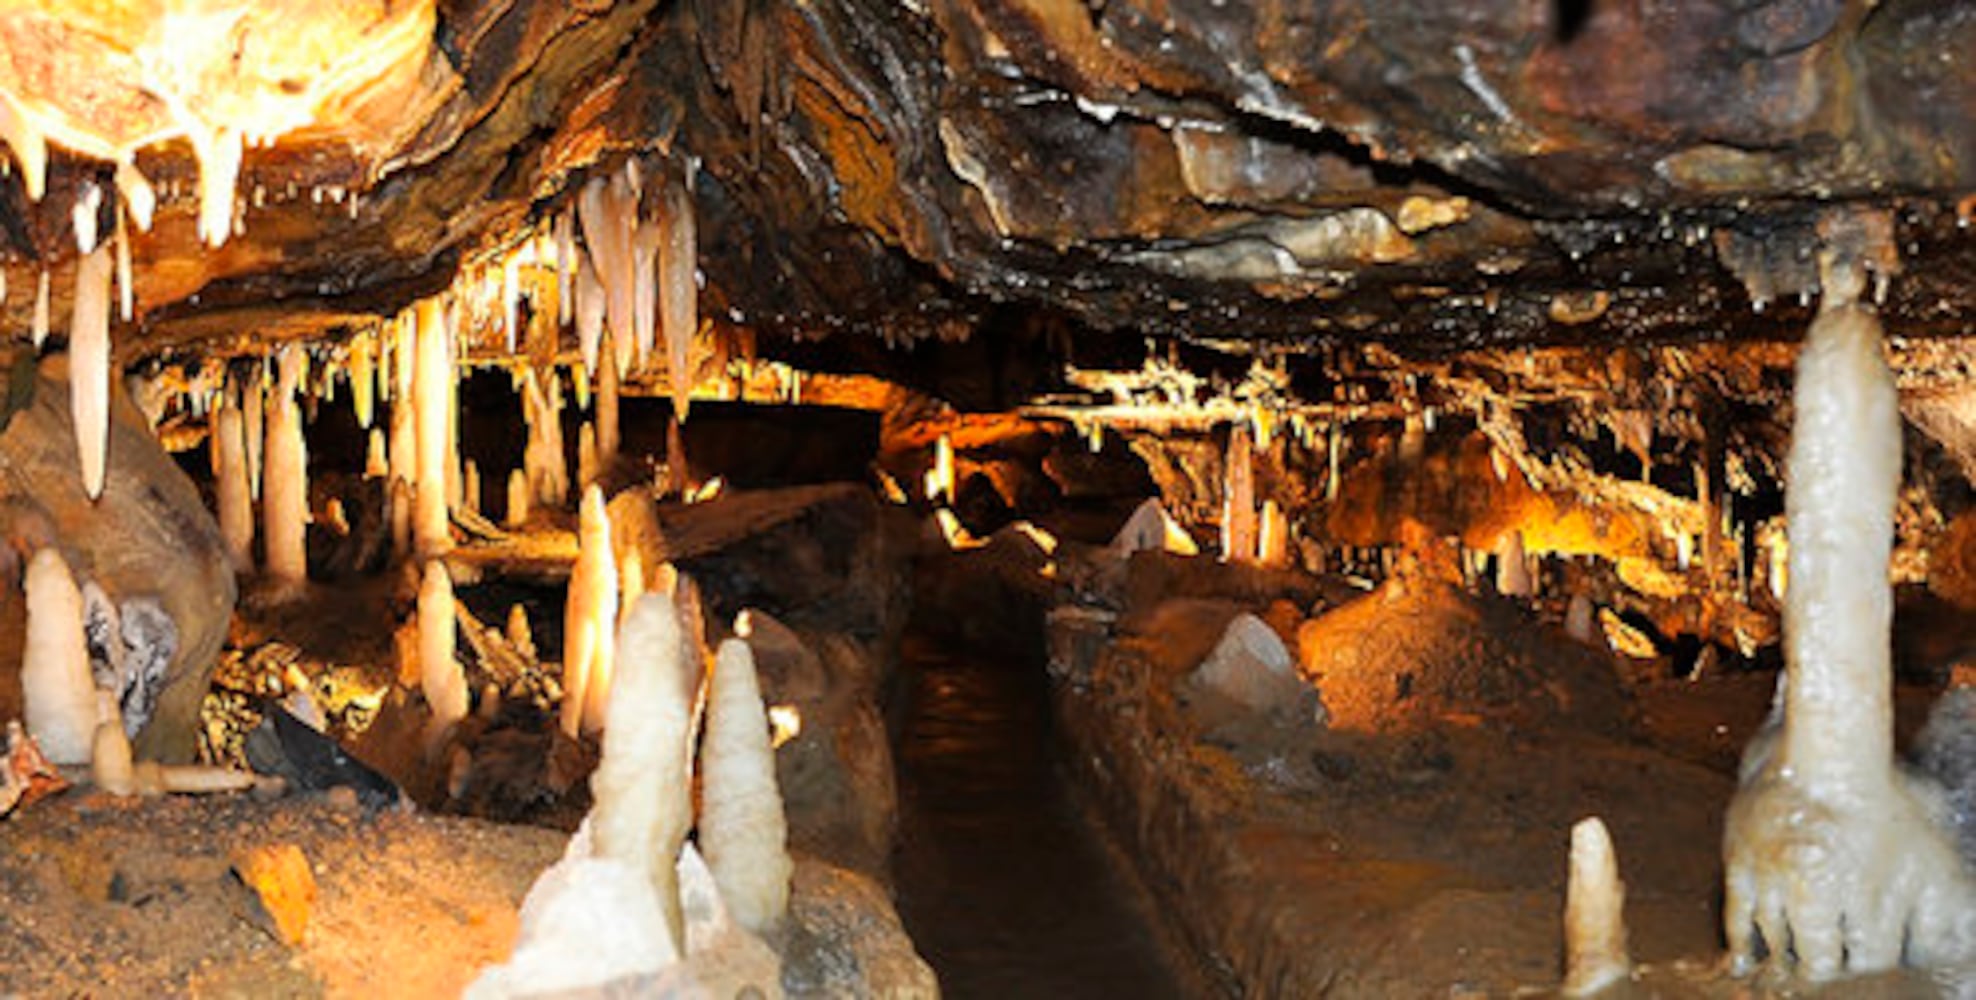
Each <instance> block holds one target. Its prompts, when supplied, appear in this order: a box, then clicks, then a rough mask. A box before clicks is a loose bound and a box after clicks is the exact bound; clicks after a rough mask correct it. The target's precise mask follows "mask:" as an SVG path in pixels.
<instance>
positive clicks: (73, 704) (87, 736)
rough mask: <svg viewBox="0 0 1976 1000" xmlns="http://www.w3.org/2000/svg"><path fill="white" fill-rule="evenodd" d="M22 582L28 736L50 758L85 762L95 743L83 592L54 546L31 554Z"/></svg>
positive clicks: (59, 761)
mask: <svg viewBox="0 0 1976 1000" xmlns="http://www.w3.org/2000/svg"><path fill="white" fill-rule="evenodd" d="M23 583H24V584H25V589H26V591H27V639H26V643H25V645H24V646H23V650H22V654H21V695H22V699H23V703H24V704H23V711H24V714H25V715H26V717H27V730H28V733H29V734H31V735H32V736H33V737H34V738H35V739H36V740H39V741H40V743H41V752H42V753H43V754H46V755H47V757H48V759H49V760H51V761H54V762H55V763H57V764H87V763H89V753H90V746H91V744H93V743H94V742H95V739H96V682H95V679H94V678H93V677H92V676H91V675H90V671H89V648H88V646H87V645H86V644H85V641H84V638H83V632H82V592H81V591H79V590H78V589H76V585H75V578H74V577H72V576H70V575H69V564H68V563H67V562H66V561H65V560H63V559H62V554H61V553H60V552H59V551H57V550H56V549H55V548H54V547H53V546H46V547H43V548H40V549H37V550H35V553H34V556H33V557H32V558H30V559H29V560H28V564H27V575H26V577H25V579H24V580H23Z"/></svg>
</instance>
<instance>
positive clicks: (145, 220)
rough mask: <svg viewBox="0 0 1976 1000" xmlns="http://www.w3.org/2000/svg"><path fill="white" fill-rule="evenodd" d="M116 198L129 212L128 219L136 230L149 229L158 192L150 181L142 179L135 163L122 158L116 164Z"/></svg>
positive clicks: (143, 231) (156, 203)
mask: <svg viewBox="0 0 1976 1000" xmlns="http://www.w3.org/2000/svg"><path fill="white" fill-rule="evenodd" d="M116 185H117V198H118V200H120V201H122V202H123V205H124V209H125V210H126V211H128V212H129V213H130V221H132V222H134V223H136V224H137V231H138V232H140V233H148V232H150V231H151V217H152V216H153V215H154V214H156V212H157V210H158V193H157V192H156V191H154V190H152V189H151V182H150V181H148V180H145V179H144V174H143V172H142V171H140V170H138V169H137V164H135V163H133V162H131V161H129V160H123V161H120V162H118V164H117V178H116Z"/></svg>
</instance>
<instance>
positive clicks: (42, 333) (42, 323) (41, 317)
mask: <svg viewBox="0 0 1976 1000" xmlns="http://www.w3.org/2000/svg"><path fill="white" fill-rule="evenodd" d="M32 323H33V325H32V326H31V327H30V331H31V335H32V336H33V338H34V346H35V347H36V348H39V347H40V346H41V345H42V344H43V343H44V342H46V341H47V340H48V269H47V268H45V267H44V268H42V269H41V277H40V278H39V279H37V280H36V281H35V284H34V319H33V320H32Z"/></svg>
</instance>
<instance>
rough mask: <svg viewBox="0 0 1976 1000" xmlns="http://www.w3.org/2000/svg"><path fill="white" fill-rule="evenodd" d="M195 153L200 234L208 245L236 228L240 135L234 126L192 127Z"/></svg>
mask: <svg viewBox="0 0 1976 1000" xmlns="http://www.w3.org/2000/svg"><path fill="white" fill-rule="evenodd" d="M186 138H188V139H190V140H191V141H192V155H193V156H194V157H195V158H196V159H198V161H199V238H200V239H202V240H205V241H206V245H207V246H211V247H216V246H219V245H220V244H222V243H225V242H226V238H227V236H228V235H230V234H231V233H232V232H233V188H234V184H235V183H236V182H237V181H238V180H239V178H240V135H239V134H238V133H236V132H234V131H232V130H231V129H223V128H222V129H213V130H212V131H210V132H205V131H201V130H199V129H193V130H192V131H191V132H190V133H188V134H187V136H186Z"/></svg>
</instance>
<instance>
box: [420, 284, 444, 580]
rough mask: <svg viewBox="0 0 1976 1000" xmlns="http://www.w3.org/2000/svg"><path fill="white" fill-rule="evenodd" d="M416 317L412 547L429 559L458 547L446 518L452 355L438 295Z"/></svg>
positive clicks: (424, 301) (421, 303)
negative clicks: (415, 477)
mask: <svg viewBox="0 0 1976 1000" xmlns="http://www.w3.org/2000/svg"><path fill="white" fill-rule="evenodd" d="M416 317H417V319H416V323H417V326H416V329H415V330H414V332H413V334H412V337H413V348H412V349H413V352H414V355H415V361H414V366H413V373H412V398H413V405H412V412H413V416H414V420H415V421H416V432H417V436H418V481H417V482H416V483H415V484H414V490H413V494H412V499H413V503H414V505H415V508H414V512H413V514H412V547H413V548H414V549H415V550H416V551H417V552H418V555H419V557H420V558H422V559H430V558H433V557H435V556H439V555H444V554H445V553H446V552H447V551H448V550H449V549H451V548H452V547H453V536H452V533H451V532H450V531H449V530H448V528H447V518H446V494H447V490H446V467H447V466H448V465H449V464H451V458H450V456H449V455H448V454H447V451H446V447H447V444H448V443H449V441H450V440H451V433H450V431H449V429H448V425H449V424H450V423H451V421H452V416H453V415H452V413H451V411H450V409H449V406H448V404H449V402H450V401H451V399H452V392H453V360H452V347H451V344H450V341H451V333H450V331H449V330H448V329H447V324H446V309H445V306H444V304H443V303H442V302H440V300H439V299H438V298H437V297H436V296H435V297H433V298H428V299H425V300H423V301H421V302H419V304H418V306H417V307H416Z"/></svg>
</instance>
